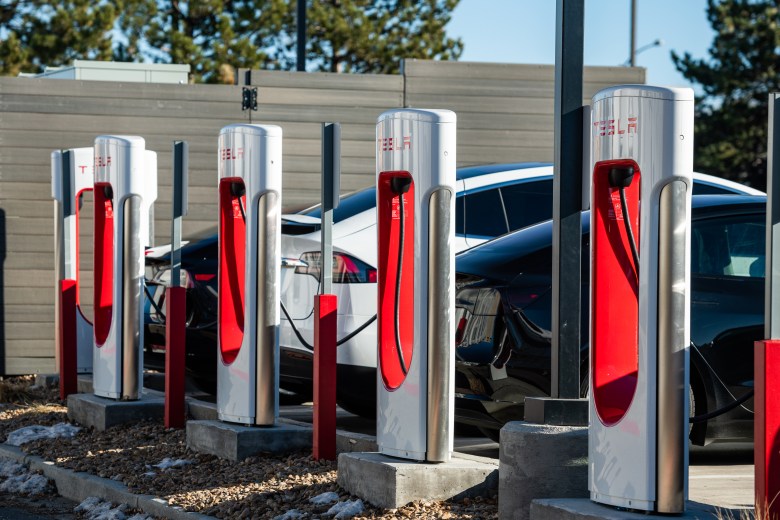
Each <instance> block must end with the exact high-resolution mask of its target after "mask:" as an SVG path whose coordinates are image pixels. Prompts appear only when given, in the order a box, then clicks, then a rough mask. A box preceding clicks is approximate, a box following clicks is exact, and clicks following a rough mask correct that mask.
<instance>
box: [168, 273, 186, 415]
mask: <svg viewBox="0 0 780 520" xmlns="http://www.w3.org/2000/svg"><path fill="white" fill-rule="evenodd" d="M186 296H187V289H186V288H185V287H168V288H167V289H166V290H165V427H166V428H184V422H185V417H184V349H185V346H186V342H185V336H186V334H187V328H186V327H187V326H186V323H187V320H186V316H187V308H186V301H187V298H186Z"/></svg>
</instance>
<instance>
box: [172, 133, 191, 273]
mask: <svg viewBox="0 0 780 520" xmlns="http://www.w3.org/2000/svg"><path fill="white" fill-rule="evenodd" d="M188 157H189V145H188V144H187V142H186V141H176V142H174V143H173V218H172V220H171V287H179V285H180V278H181V274H180V273H181V219H182V217H183V216H184V215H186V214H187V180H188V179H187V177H188V176H189V175H188V170H189V168H188V164H187V163H188Z"/></svg>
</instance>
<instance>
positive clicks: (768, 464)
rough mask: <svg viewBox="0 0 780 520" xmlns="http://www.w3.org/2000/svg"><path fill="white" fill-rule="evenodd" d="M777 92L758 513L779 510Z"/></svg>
mask: <svg viewBox="0 0 780 520" xmlns="http://www.w3.org/2000/svg"><path fill="white" fill-rule="evenodd" d="M778 128H780V93H774V94H770V95H769V143H768V146H767V174H766V177H767V178H766V185H767V188H766V192H767V195H768V197H767V208H766V258H765V263H764V265H765V267H764V272H765V277H766V279H765V298H764V313H765V314H764V337H765V338H766V339H765V340H764V341H757V342H756V343H755V352H754V356H753V363H754V374H755V376H754V381H753V386H754V390H755V397H754V409H755V417H754V426H753V430H754V436H753V437H754V442H753V449H754V452H753V457H754V462H755V493H756V496H755V508H756V515H757V517H760V518H775V517H777V516H778V515H780V501H778V498H777V497H778V495H780V446H778V444H780V400H778V398H777V396H778V395H780V378H778V377H777V374H778V372H780V316H778V312H777V309H780V267H779V266H780V263H778V262H777V261H775V258H778V259H780V203H779V202H780V182H778V181H780V161H778V158H779V157H780V138H778V136H777V134H776V131H777V129H778Z"/></svg>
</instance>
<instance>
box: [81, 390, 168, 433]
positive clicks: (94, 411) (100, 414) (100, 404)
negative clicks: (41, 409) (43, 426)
mask: <svg viewBox="0 0 780 520" xmlns="http://www.w3.org/2000/svg"><path fill="white" fill-rule="evenodd" d="M164 411H165V399H164V398H163V397H158V396H149V395H145V394H142V395H141V398H140V399H138V400H136V401H115V400H113V399H106V398H104V397H98V396H96V395H95V394H71V395H69V396H68V419H70V420H72V421H76V422H77V423H79V424H81V425H83V426H92V427H93V428H95V429H96V430H97V431H104V430H107V429H108V428H112V427H114V426H118V425H120V424H126V423H132V422H138V421H143V420H148V419H155V420H156V419H160V420H162V417H163V412H164Z"/></svg>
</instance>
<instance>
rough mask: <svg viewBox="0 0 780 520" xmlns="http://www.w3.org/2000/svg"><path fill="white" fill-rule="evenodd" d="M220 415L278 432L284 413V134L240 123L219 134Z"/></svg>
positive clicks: (232, 420) (259, 126) (273, 128)
mask: <svg viewBox="0 0 780 520" xmlns="http://www.w3.org/2000/svg"><path fill="white" fill-rule="evenodd" d="M218 162H219V283H218V287H219V289H218V290H219V312H218V316H219V324H218V345H219V349H218V350H219V352H218V354H217V355H218V356H219V359H218V360H217V410H218V413H219V419H220V420H221V421H226V422H234V423H242V424H250V425H259V426H273V424H274V422H275V419H276V417H277V416H278V412H279V399H278V392H277V388H278V387H279V280H280V276H281V253H280V252H281V240H282V238H281V207H282V129H281V128H280V127H278V126H273V125H250V124H237V125H231V126H226V127H225V128H223V129H222V131H221V132H220V134H219V159H218Z"/></svg>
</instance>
